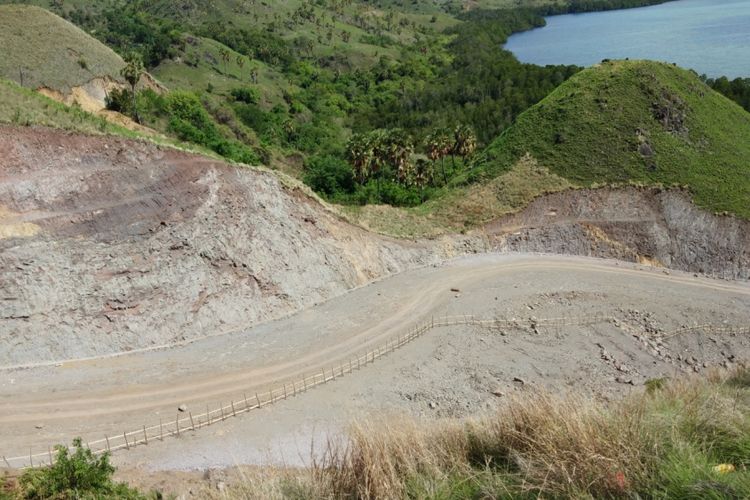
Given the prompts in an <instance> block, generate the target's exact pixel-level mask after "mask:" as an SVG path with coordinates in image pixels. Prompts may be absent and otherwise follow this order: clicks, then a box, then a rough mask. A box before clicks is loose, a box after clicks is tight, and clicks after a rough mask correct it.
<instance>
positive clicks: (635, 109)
mask: <svg viewBox="0 0 750 500" xmlns="http://www.w3.org/2000/svg"><path fill="white" fill-rule="evenodd" d="M526 153H529V154H530V155H531V156H533V157H534V158H535V159H536V160H537V161H538V162H539V163H540V164H541V165H543V166H545V167H547V168H549V169H550V171H551V172H553V173H554V174H557V175H559V176H561V177H564V178H566V179H568V180H569V181H570V182H572V183H575V184H577V185H581V186H591V185H594V184H602V183H614V184H623V183H643V184H664V185H667V186H669V185H682V186H687V187H688V188H689V189H690V191H691V192H692V193H693V195H694V199H695V201H696V203H698V204H699V205H700V206H703V207H705V208H707V209H709V210H712V211H717V212H720V211H729V212H733V213H736V214H738V215H740V216H742V217H744V218H750V113H748V112H746V111H745V110H744V109H742V108H741V107H740V106H738V105H737V104H735V103H734V102H732V101H730V100H729V99H727V98H725V97H723V96H722V95H720V94H718V93H716V92H714V91H713V90H711V89H710V88H708V87H707V86H706V85H705V84H704V83H702V82H701V81H700V80H699V79H698V78H697V76H696V75H695V74H694V73H692V72H690V71H686V70H683V69H680V68H677V67H674V66H671V65H666V64H660V63H654V62H647V61H617V62H607V63H604V64H601V65H599V66H597V67H594V68H590V69H587V70H585V71H583V72H581V73H579V74H577V75H576V76H574V77H573V78H571V79H570V80H568V81H567V82H565V83H564V84H562V85H561V86H560V87H558V88H557V89H556V90H555V91H554V92H552V94H550V95H549V96H548V97H547V98H545V99H544V100H543V101H541V102H540V103H539V104H537V105H535V106H533V107H532V108H531V109H529V110H528V111H526V112H525V113H523V114H522V115H521V116H519V118H518V120H517V122H516V123H515V125H514V126H512V127H511V128H510V129H508V130H507V131H506V132H505V133H504V134H502V135H501V136H500V137H499V138H498V139H497V140H495V141H494V142H493V143H492V144H491V145H490V146H489V147H488V148H487V151H486V153H485V156H486V160H485V163H484V165H483V166H482V169H483V171H484V174H485V175H487V176H491V177H494V176H495V175H497V174H498V173H501V172H504V171H507V170H508V169H510V168H511V167H512V166H513V165H514V164H515V163H516V162H517V161H518V159H519V158H520V157H522V156H523V155H525V154H526Z"/></svg>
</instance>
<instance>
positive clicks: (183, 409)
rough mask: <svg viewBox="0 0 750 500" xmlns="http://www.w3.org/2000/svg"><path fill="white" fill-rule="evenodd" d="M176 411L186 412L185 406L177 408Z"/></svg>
mask: <svg viewBox="0 0 750 500" xmlns="http://www.w3.org/2000/svg"><path fill="white" fill-rule="evenodd" d="M177 411H181V412H183V413H184V412H186V411H187V405H180V406H178V407H177Z"/></svg>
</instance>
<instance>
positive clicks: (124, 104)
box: [104, 89, 133, 115]
mask: <svg viewBox="0 0 750 500" xmlns="http://www.w3.org/2000/svg"><path fill="white" fill-rule="evenodd" d="M104 105H105V106H106V108H107V109H108V110H110V111H117V112H118V113H122V114H124V115H131V114H133V93H132V92H131V91H130V90H128V89H112V90H111V91H110V92H109V93H108V94H107V96H106V97H105V98H104Z"/></svg>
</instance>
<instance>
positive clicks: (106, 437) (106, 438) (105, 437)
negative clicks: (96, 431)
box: [104, 434, 110, 451]
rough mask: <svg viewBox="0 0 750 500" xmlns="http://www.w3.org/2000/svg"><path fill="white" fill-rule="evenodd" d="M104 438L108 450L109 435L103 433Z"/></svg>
mask: <svg viewBox="0 0 750 500" xmlns="http://www.w3.org/2000/svg"><path fill="white" fill-rule="evenodd" d="M104 440H105V441H107V451H109V450H110V448H109V436H107V435H106V434H105V435H104Z"/></svg>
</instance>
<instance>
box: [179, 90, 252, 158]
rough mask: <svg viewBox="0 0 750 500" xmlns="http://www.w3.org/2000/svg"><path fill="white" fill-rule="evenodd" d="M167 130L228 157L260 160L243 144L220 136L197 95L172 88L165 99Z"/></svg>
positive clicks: (182, 138) (184, 139)
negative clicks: (168, 117) (172, 90)
mask: <svg viewBox="0 0 750 500" xmlns="http://www.w3.org/2000/svg"><path fill="white" fill-rule="evenodd" d="M166 108H167V112H168V113H169V115H170V116H171V118H170V120H169V130H170V131H171V132H172V133H174V134H175V135H176V136H177V137H179V138H180V139H181V140H183V141H189V142H194V143H196V144H200V145H202V146H206V147H208V148H210V149H211V150H213V151H215V152H217V153H219V154H220V155H222V156H224V157H225V158H228V159H230V160H234V161H238V162H242V163H250V164H257V163H258V162H259V161H260V160H259V158H258V155H256V154H255V153H254V152H253V150H252V149H250V148H249V147H248V146H246V145H245V144H243V143H241V142H239V141H235V140H231V139H227V138H225V137H222V136H221V134H220V133H219V130H218V128H217V126H216V123H215V122H214V121H213V119H212V118H211V115H209V114H208V111H206V109H205V108H204V107H203V104H202V103H201V101H200V99H199V98H198V96H197V95H195V94H192V93H190V92H172V93H171V94H170V95H169V96H168V97H167V101H166Z"/></svg>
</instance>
